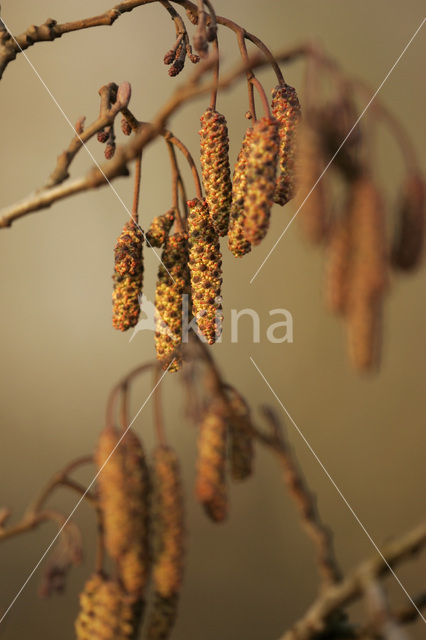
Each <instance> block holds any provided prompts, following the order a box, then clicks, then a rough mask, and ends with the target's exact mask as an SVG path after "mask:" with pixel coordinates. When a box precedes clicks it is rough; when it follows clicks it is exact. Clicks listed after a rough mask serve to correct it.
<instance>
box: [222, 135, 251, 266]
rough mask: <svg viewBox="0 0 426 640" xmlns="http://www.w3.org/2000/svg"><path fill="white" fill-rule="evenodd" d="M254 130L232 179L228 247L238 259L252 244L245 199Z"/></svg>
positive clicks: (245, 144)
mask: <svg viewBox="0 0 426 640" xmlns="http://www.w3.org/2000/svg"><path fill="white" fill-rule="evenodd" d="M252 134H253V129H252V127H249V128H248V129H247V131H246V134H245V136H244V139H243V144H242V146H241V150H240V153H239V154H238V158H237V162H236V165H235V169H234V175H233V178H232V203H231V213H230V218H229V228H228V247H229V249H230V251H232V253H233V254H234V256H235V257H236V258H238V257H240V256H244V255H245V254H246V253H249V251H251V244H250V242H249V241H248V240H246V238H245V236H244V215H245V214H244V198H245V196H246V188H247V157H248V152H249V149H250V145H251V140H252Z"/></svg>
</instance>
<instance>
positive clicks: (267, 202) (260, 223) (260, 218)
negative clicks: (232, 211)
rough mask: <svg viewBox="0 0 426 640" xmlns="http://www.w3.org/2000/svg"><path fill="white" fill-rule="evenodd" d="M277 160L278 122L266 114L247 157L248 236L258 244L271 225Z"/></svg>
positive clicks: (245, 206) (245, 201)
mask: <svg viewBox="0 0 426 640" xmlns="http://www.w3.org/2000/svg"><path fill="white" fill-rule="evenodd" d="M277 161H278V123H277V121H276V120H275V119H274V118H269V117H266V116H265V117H263V118H261V119H260V120H258V121H257V122H256V123H255V124H254V125H253V132H252V137H251V145H250V148H249V151H248V156H247V174H246V180H247V184H246V195H245V198H244V236H245V238H246V240H247V241H248V242H250V243H251V244H254V245H257V244H259V242H261V240H262V239H263V238H264V237H265V235H266V233H267V231H268V228H269V219H270V215H271V207H272V204H273V196H274V189H275V177H276V172H277Z"/></svg>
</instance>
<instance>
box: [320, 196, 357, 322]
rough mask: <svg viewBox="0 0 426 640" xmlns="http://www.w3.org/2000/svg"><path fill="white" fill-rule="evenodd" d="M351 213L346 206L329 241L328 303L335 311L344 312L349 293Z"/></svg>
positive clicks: (333, 227)
mask: <svg viewBox="0 0 426 640" xmlns="http://www.w3.org/2000/svg"><path fill="white" fill-rule="evenodd" d="M350 222H351V220H350V215H349V212H348V210H347V208H345V210H344V211H343V212H342V214H341V215H340V216H339V218H337V220H335V221H334V223H333V225H332V227H331V229H330V235H329V237H328V243H327V267H326V291H325V297H326V304H327V307H328V308H329V309H330V311H332V312H333V313H339V314H340V313H344V312H345V310H346V304H347V299H348V293H349V278H350V266H351V252H352V242H351V226H350Z"/></svg>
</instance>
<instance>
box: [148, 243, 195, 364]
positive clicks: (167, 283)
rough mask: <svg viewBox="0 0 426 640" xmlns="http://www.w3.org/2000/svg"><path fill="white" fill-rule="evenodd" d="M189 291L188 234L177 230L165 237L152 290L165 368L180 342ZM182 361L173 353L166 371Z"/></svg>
mask: <svg viewBox="0 0 426 640" xmlns="http://www.w3.org/2000/svg"><path fill="white" fill-rule="evenodd" d="M189 293H190V286H189V270H188V241H187V235H186V234H185V233H181V232H178V233H174V234H173V235H172V236H168V237H167V239H166V242H165V246H164V249H163V253H162V256H161V264H160V268H159V270H158V280H157V288H156V292H155V308H156V316H155V322H156V324H155V346H156V350H157V358H158V359H159V360H161V361H162V362H163V366H164V368H165V369H166V368H167V367H168V366H169V364H170V358H171V356H172V354H173V353H174V351H175V349H176V348H177V347H178V346H179V345H180V343H181V342H182V311H183V295H184V294H186V295H189ZM181 362H182V360H181V357H180V355H179V354H174V360H173V361H172V363H171V364H170V366H169V371H177V370H178V369H180V367H181Z"/></svg>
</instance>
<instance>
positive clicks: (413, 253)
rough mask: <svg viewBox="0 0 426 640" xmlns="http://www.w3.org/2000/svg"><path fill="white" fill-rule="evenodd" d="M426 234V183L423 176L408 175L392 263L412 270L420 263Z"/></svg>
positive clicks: (400, 267) (400, 209)
mask: <svg viewBox="0 0 426 640" xmlns="http://www.w3.org/2000/svg"><path fill="white" fill-rule="evenodd" d="M424 235H425V183H424V180H423V178H422V177H421V176H419V175H415V174H414V175H411V176H408V178H407V179H406V181H405V183H404V185H403V192H402V198H401V203H400V208H399V212H398V221H397V229H396V234H395V240H394V243H393V247H392V255H391V258H392V265H393V266H394V267H395V268H397V269H404V270H410V269H414V268H415V267H417V266H418V265H419V263H420V260H421V257H422V251H423V243H424Z"/></svg>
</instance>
